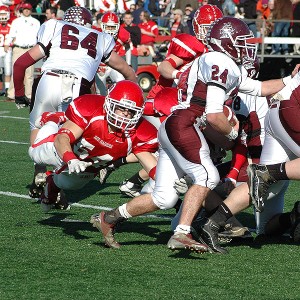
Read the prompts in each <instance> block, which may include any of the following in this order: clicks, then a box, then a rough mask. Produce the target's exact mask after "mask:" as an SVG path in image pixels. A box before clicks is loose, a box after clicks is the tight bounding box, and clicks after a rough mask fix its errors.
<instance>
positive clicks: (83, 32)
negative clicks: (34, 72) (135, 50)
mask: <svg viewBox="0 0 300 300" xmlns="http://www.w3.org/2000/svg"><path fill="white" fill-rule="evenodd" d="M91 26H92V15H91V13H90V12H89V11H88V10H87V9H86V8H83V7H77V6H73V7H71V8H69V9H68V10H67V11H66V12H65V14H64V17H63V20H54V19H51V20H49V21H47V22H45V23H43V24H42V26H41V28H40V30H39V32H38V43H37V44H36V45H35V46H34V47H33V48H32V49H30V50H29V51H28V52H26V53H25V54H24V55H22V56H21V57H20V58H19V59H18V60H17V61H16V63H15V64H14V72H13V80H14V84H15V94H16V98H15V99H16V104H17V105H18V106H19V107H20V106H23V107H24V106H28V104H29V101H28V99H27V98H26V97H25V96H24V85H23V79H24V73H25V70H26V68H27V67H28V66H31V65H33V64H34V63H35V62H37V61H39V60H40V59H42V58H44V57H47V59H46V60H45V62H44V63H43V66H42V74H41V77H40V79H39V81H38V83H37V84H36V85H37V86H36V90H35V91H34V93H33V94H34V98H33V101H32V103H34V104H33V108H32V111H31V112H30V129H31V134H30V141H31V143H33V141H34V140H35V137H36V134H37V132H38V128H36V126H35V121H36V120H37V119H38V118H39V117H40V116H41V115H42V113H43V112H55V111H65V110H66V109H67V107H68V105H69V104H70V103H71V102H72V101H73V99H75V98H76V97H77V96H79V95H83V94H89V93H91V86H92V84H93V81H94V77H95V74H96V71H97V69H98V66H99V64H100V62H105V63H106V64H107V65H109V66H111V67H113V68H115V69H117V70H118V71H120V72H121V73H122V74H123V75H124V77H125V78H126V79H129V80H132V81H133V82H136V76H135V73H134V72H133V71H132V69H131V68H130V67H129V66H128V64H127V63H126V62H125V61H124V60H123V59H122V58H121V57H120V56H119V55H118V54H117V53H116V52H115V51H113V48H114V46H115V42H114V39H113V37H112V36H110V35H108V34H106V33H101V32H99V31H96V30H93V29H91ZM51 87H52V88H51ZM49 89H50V90H49ZM44 172H45V168H39V167H38V166H36V168H35V172H34V182H33V184H32V188H31V190H33V192H34V193H31V191H30V195H32V196H34V197H38V196H39V194H40V191H41V189H39V185H43V184H44V182H45V176H43V174H44ZM40 175H42V176H40ZM36 177H38V178H36ZM35 178H36V179H39V181H37V180H35ZM35 181H37V182H35ZM36 183H37V186H36V185H35V184H36Z"/></svg>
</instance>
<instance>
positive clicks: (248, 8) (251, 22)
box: [242, 0, 257, 37]
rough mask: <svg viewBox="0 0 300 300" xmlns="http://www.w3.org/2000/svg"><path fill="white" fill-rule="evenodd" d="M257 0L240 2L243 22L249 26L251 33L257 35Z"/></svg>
mask: <svg viewBox="0 0 300 300" xmlns="http://www.w3.org/2000/svg"><path fill="white" fill-rule="evenodd" d="M256 6H257V0H245V1H244V2H243V4H242V7H243V12H244V18H245V19H246V20H245V22H246V24H247V25H248V26H249V28H250V30H251V31H252V32H253V35H254V36H255V37H257V24H256V20H257V8H256Z"/></svg>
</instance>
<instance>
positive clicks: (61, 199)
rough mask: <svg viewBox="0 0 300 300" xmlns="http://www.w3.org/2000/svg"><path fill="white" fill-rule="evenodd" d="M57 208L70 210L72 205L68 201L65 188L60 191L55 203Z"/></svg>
mask: <svg viewBox="0 0 300 300" xmlns="http://www.w3.org/2000/svg"><path fill="white" fill-rule="evenodd" d="M54 208H55V209H59V210H70V209H71V206H70V204H69V203H68V201H67V198H66V194H65V192H64V191H63V190H61V191H60V192H59V193H58V196H57V199H56V202H55V204H54Z"/></svg>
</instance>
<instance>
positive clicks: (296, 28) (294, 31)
mask: <svg viewBox="0 0 300 300" xmlns="http://www.w3.org/2000/svg"><path fill="white" fill-rule="evenodd" d="M292 4H293V20H294V21H300V0H292ZM291 36H292V37H300V23H298V22H293V23H292V26H291ZM291 54H294V55H300V44H295V45H294V49H293V53H291Z"/></svg>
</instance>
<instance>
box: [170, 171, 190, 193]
mask: <svg viewBox="0 0 300 300" xmlns="http://www.w3.org/2000/svg"><path fill="white" fill-rule="evenodd" d="M191 185H192V180H191V178H190V177H188V176H184V177H182V178H180V179H176V180H175V181H174V189H175V190H176V192H177V194H178V195H180V194H185V193H186V192H187V191H188V189H189V187H190V186H191Z"/></svg>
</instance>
